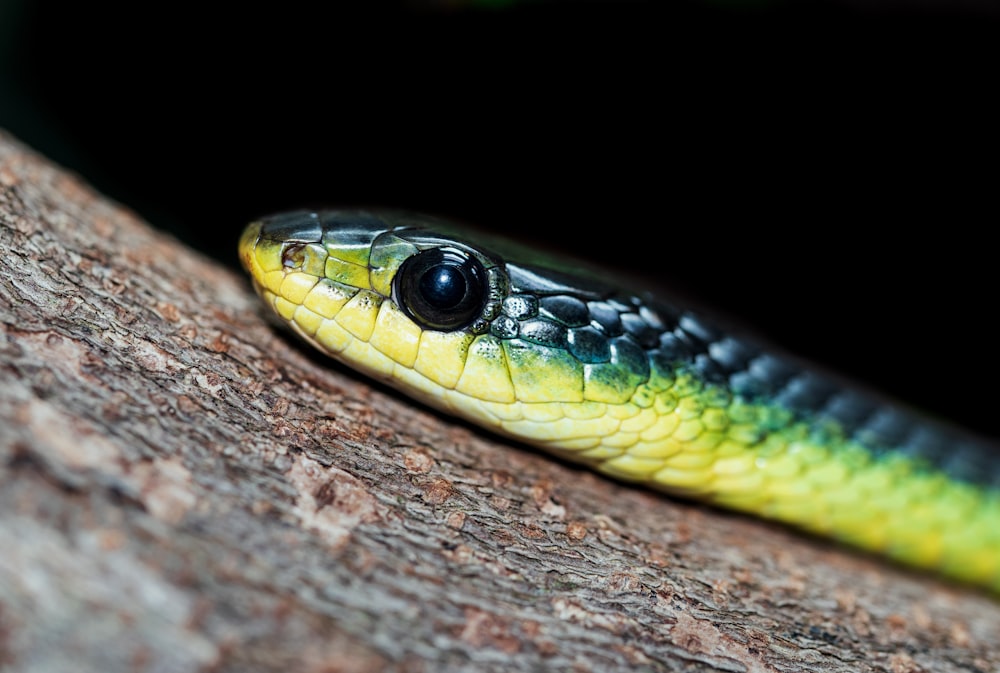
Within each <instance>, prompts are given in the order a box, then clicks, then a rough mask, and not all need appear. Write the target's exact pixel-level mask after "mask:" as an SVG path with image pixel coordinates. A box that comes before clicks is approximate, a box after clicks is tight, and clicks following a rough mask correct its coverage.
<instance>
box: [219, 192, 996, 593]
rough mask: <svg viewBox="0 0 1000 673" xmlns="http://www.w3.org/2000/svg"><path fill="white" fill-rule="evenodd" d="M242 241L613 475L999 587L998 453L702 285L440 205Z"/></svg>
mask: <svg viewBox="0 0 1000 673" xmlns="http://www.w3.org/2000/svg"><path fill="white" fill-rule="evenodd" d="M239 255H240V260H241V263H242V265H243V267H244V268H245V269H246V270H247V272H248V273H249V275H250V277H251V279H252V283H253V285H254V287H255V289H256V291H257V293H258V294H259V295H260V297H261V298H262V299H263V301H264V302H265V303H266V304H267V305H268V306H270V308H271V309H272V310H273V311H274V313H275V314H276V315H277V316H278V317H279V320H280V321H281V322H282V323H284V324H286V325H287V326H289V327H290V328H291V329H292V330H293V331H294V332H296V333H297V334H298V335H299V336H301V337H302V338H303V339H304V340H305V341H306V342H308V343H309V344H311V345H312V346H315V347H316V348H317V349H319V350H320V351H322V352H323V353H326V354H327V355H329V356H332V357H333V358H335V359H336V360H339V361H340V362H342V363H345V364H346V365H347V366H348V367H350V368H353V369H355V370H358V371H360V372H362V373H363V374H365V375H367V376H370V377H372V378H374V379H376V380H380V381H383V382H386V383H388V384H389V385H390V386H392V387H394V388H396V389H398V390H400V391H402V392H403V393H405V394H407V395H409V396H410V397H412V398H413V399H415V400H417V401H419V402H422V403H424V404H426V405H429V406H431V407H433V408H436V409H438V410H440V411H443V412H445V413H447V414H451V415H454V416H457V417H459V418H462V419H465V420H466V421H469V422H471V423H473V424H474V425H477V426H480V427H482V428H485V429H486V430H488V431H490V432H492V433H496V434H498V435H501V436H506V437H509V438H512V439H515V440H518V441H519V442H523V443H525V444H528V445H530V446H532V447H536V448H538V449H541V450H544V451H548V452H551V453H554V454H556V455H557V456H559V457H562V458H563V459H566V460H568V461H571V462H574V463H578V464H583V465H586V466H589V467H590V468H592V469H594V470H596V471H598V472H600V473H603V474H605V475H608V476H610V477H613V478H615V479H618V480H621V481H624V482H630V483H634V484H638V485H641V486H644V487H648V488H651V489H655V490H659V491H663V492H666V493H667V494H670V495H672V496H675V497H680V498H684V499H691V500H697V501H704V502H707V503H710V504H712V505H715V506H718V507H720V508H725V509H730V510H735V511H738V512H742V513H746V514H750V515H753V516H757V517H762V518H765V519H768V520H772V521H777V522H780V523H781V524H784V525H787V526H790V527H793V528H796V529H799V530H801V531H804V532H806V533H808V534H814V535H818V536H821V537H825V538H831V539H834V540H837V541H839V542H840V543H843V544H846V545H849V546H853V547H856V548H859V549H862V550H866V551H869V552H874V553H877V554H880V555H882V556H884V557H887V558H889V559H892V560H893V561H895V562H898V563H900V564H903V565H907V566H911V567H915V568H919V569H923V570H925V571H931V572H936V573H939V574H940V575H942V576H944V577H947V578H951V579H952V580H957V581H959V582H961V583H967V584H970V585H974V586H979V587H983V588H985V589H986V590H988V591H993V592H998V591H1000V454H998V450H997V447H996V446H995V445H994V444H992V443H991V442H989V441H987V440H985V439H983V438H980V437H977V436H975V435H973V434H971V433H968V432H966V431H964V430H962V429H961V428H958V427H956V426H952V425H949V424H947V423H945V422H943V421H940V420H938V419H936V418H932V417H930V416H929V415H927V414H924V413H921V412H918V411H916V410H913V409H911V408H909V407H908V406H906V405H904V404H901V403H899V402H896V401H894V400H891V399H889V398H888V397H885V396H882V395H880V394H878V393H875V392H872V391H869V390H867V389H865V388H864V387H860V386H857V385H855V384H853V383H851V382H849V381H847V380H846V379H841V378H839V377H838V376H836V375H834V374H832V373H828V372H826V371H824V370H822V369H820V368H818V367H816V366H814V365H812V364H811V363H808V362H806V361H804V360H800V359H799V358H797V357H796V356H794V355H791V354H789V353H787V352H784V351H782V350H780V349H778V348H776V347H774V346H772V345H771V344H769V343H765V342H764V341H763V340H761V339H759V338H757V337H755V336H753V335H750V334H749V333H744V332H741V331H739V330H738V329H734V328H733V327H731V326H729V325H728V324H724V323H723V322H722V321H719V320H718V319H717V318H715V317H714V316H710V315H708V314H706V313H705V312H704V311H703V310H701V309H699V308H697V307H690V306H686V305H684V304H682V303H679V302H677V301H676V300H673V299H671V300H667V299H664V298H663V297H662V296H660V295H656V294H653V293H651V292H648V291H643V290H636V289H631V288H629V287H627V286H626V284H620V283H618V282H615V281H614V280H613V279H611V278H610V277H609V276H606V275H602V274H601V273H600V272H599V271H598V270H596V269H593V268H591V267H589V266H587V265H585V264H583V263H581V262H577V261H574V260H570V259H568V258H567V259H563V258H560V257H556V256H552V255H549V254H548V253H546V252H543V251H540V250H536V249H534V248H532V247H529V246H525V245H523V244H518V243H517V242H514V241H510V240H506V239H503V238H500V237H498V236H495V235H488V234H484V233H483V232H477V231H476V230H473V229H470V228H469V227H466V226H463V225H461V224H457V223H454V222H451V221H447V220H445V219H442V218H438V217H434V216H428V215H422V214H415V213H408V212H400V211H379V210H323V211H294V212H287V213H281V214H277V215H272V216H268V217H263V218H260V219H258V220H255V221H253V222H251V223H250V224H248V225H247V226H246V228H245V230H244V231H243V234H242V236H241V237H240V241H239Z"/></svg>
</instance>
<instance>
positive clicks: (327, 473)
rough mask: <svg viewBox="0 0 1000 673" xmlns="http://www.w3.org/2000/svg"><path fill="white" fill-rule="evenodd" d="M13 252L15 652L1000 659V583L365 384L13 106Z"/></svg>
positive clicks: (441, 667) (8, 357) (270, 665)
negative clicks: (652, 486)
mask: <svg viewBox="0 0 1000 673" xmlns="http://www.w3.org/2000/svg"><path fill="white" fill-rule="evenodd" d="M233 244H234V248H235V240H234V242H233ZM234 256H235V249H234ZM0 260H2V262H0V318H2V324H3V339H0V668H2V669H3V670H11V671H68V670H73V671H101V672H102V673H111V672H117V671H155V672H168V671H171V672H172V671H183V672H188V671H241V672H243V671H307V672H312V671H315V672H322V671H326V672H332V671H383V670H388V671H414V672H422V671H426V672H429V673H436V672H439V671H473V670H474V671H507V670H509V671H529V670H542V669H553V670H574V671H612V670H630V671H714V670H722V671H754V672H757V671H803V670H809V671H852V672H856V671H886V672H893V673H899V672H917V671H935V672H950V671H956V672H957V671H966V672H967V671H998V670H1000V647H998V645H1000V635H998V632H1000V602H998V601H997V599H996V597H993V596H990V595H986V594H983V593H982V592H978V591H976V590H974V589H970V588H966V587H957V586H953V585H949V584H947V583H945V582H943V581H941V580H939V579H937V578H934V577H930V576H926V575H921V574H917V573H914V572H911V571H908V570H904V569H900V568H896V567H893V566H891V565H890V564H888V563H886V562H884V561H882V560H880V559H876V558H870V557H866V556H864V555H861V554H858V553H855V552H852V551H849V550H844V549H842V548H839V547H837V546H835V545H832V544H829V543H826V542H824V541H820V540H813V539H810V538H808V537H805V536H803V535H800V534H798V533H795V532H792V531H788V530H786V529H783V528H781V527H778V526H774V525H771V524H768V523H766V522H761V521H756V520H752V519H749V518H745V517H741V516H738V515H734V514H731V513H726V512H720V511H716V510H712V509H710V508H706V507H702V506H699V505H697V504H693V503H686V502H680V501H677V500H672V499H669V498H667V497H663V496H661V495H657V494H654V493H650V492H645V491H642V490H637V489H634V488H631V487H628V486H624V485H621V484H617V483H615V482H612V481H609V480H607V479H604V478H601V477H598V476H595V475H592V474H590V473H587V472H584V471H581V470H579V469H577V468H576V467H573V466H569V465H565V464H562V463H559V462H557V461H555V460H553V459H552V458H550V457H548V456H544V455H540V454H537V453H534V452H532V451H530V450H526V449H523V448H521V447H517V446H513V445H511V444H510V443H509V442H507V441H505V440H502V439H497V438H495V437H492V436H489V435H486V434H484V433H482V432H480V431H478V430H476V429H474V428H472V427H469V426H466V425H463V424H460V423H458V422H456V421H454V420H452V419H449V418H446V417H443V416H440V415H437V414H435V413H433V412H431V411H429V410H427V409H424V408H421V407H419V406H415V405H414V404H413V403H411V402H410V401H408V400H407V399H404V398H402V397H400V396H398V395H396V394H394V393H393V392H391V391H388V390H386V389H383V388H379V387H373V386H372V385H371V384H370V383H369V382H368V381H365V380H363V379H361V378H359V377H356V376H355V375H354V374H352V373H351V372H348V371H346V370H344V369H342V368H339V367H337V366H335V365H333V364H331V363H328V362H326V361H325V360H322V359H321V358H320V357H319V356H314V355H313V354H312V353H311V352H309V351H308V350H306V349H305V348H304V347H302V346H300V345H299V344H298V342H296V341H295V340H294V339H293V338H291V337H289V336H288V335H286V334H285V333H284V332H281V331H279V330H276V329H275V327H274V326H273V325H272V324H271V323H269V322H268V321H267V320H266V319H265V312H264V310H263V307H262V305H261V304H260V303H259V302H258V301H257V299H256V297H255V296H254V295H253V293H252V290H251V288H250V285H249V283H248V282H247V280H246V279H245V278H242V277H240V276H239V275H238V274H236V273H234V272H232V271H231V270H229V269H227V268H224V267H221V266H220V265H218V264H215V263H213V262H211V261H209V260H206V259H205V258H204V257H202V256H200V255H199V254H197V253H195V252H193V251H192V250H190V249H186V248H185V247H183V246H182V245H180V244H179V243H177V242H176V241H174V240H172V239H171V238H169V237H168V236H165V235H163V234H161V233H158V232H156V231H154V230H151V229H150V228H149V227H148V226H147V225H145V224H144V223H143V222H141V221H140V220H139V219H138V218H137V217H136V216H135V215H133V214H132V213H130V212H128V211H127V210H126V209H124V208H122V207H120V206H118V205H115V204H112V203H109V202H108V201H107V200H105V199H103V198H101V197H100V196H99V195H97V194H95V193H94V192H93V191H92V190H91V189H90V188H89V187H87V186H86V185H85V184H84V183H83V182H82V181H81V180H79V179H78V178H75V177H73V176H71V175H68V174H66V173H65V172H63V171H61V170H60V169H58V168H56V167H54V166H52V165H50V164H49V163H47V162H46V161H45V160H44V159H42V158H40V157H38V156H36V155H34V154H33V153H32V152H31V151H30V150H28V149H26V148H24V147H23V146H21V145H19V144H18V143H17V141H15V140H14V139H12V138H11V137H10V136H8V135H4V134H3V133H2V132H0ZM998 525H1000V523H998Z"/></svg>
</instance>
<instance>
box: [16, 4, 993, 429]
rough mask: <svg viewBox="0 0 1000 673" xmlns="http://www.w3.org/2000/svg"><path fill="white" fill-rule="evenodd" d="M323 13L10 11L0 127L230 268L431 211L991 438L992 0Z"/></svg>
mask: <svg viewBox="0 0 1000 673" xmlns="http://www.w3.org/2000/svg"><path fill="white" fill-rule="evenodd" d="M0 2H2V0H0ZM331 5H332V7H334V8H335V9H331V8H326V9H325V10H323V11H318V10H313V9H304V8H301V7H298V6H297V5H294V4H291V3H287V4H285V5H281V4H275V3H272V4H270V5H268V6H266V7H264V8H262V9H253V8H251V6H250V5H248V4H247V5H243V6H241V8H239V9H234V10H233V11H232V12H229V13H226V12H222V11H221V10H220V9H218V8H208V5H204V6H196V5H191V6H186V5H183V4H178V3H169V4H168V3H156V2H151V3H133V4H132V5H129V6H118V5H106V4H98V5H93V4H90V3H82V2H65V1H54V0H38V1H37V2H29V1H24V2H9V0H8V4H6V5H4V6H3V7H2V13H0V49H2V52H0V54H2V60H0V67H2V71H0V126H3V127H4V128H6V129H7V130H8V131H11V132H13V133H14V134H15V135H16V136H18V137H19V138H20V139H22V140H23V141H25V142H27V143H28V144H30V145H31V146H32V147H34V148H36V149H37V150H39V151H41V152H42V153H44V154H46V155H47V156H49V157H51V158H53V159H54V160H56V161H58V162H59V163H62V164H64V165H66V166H69V167H70V168H72V169H73V170H75V171H76V172H78V173H79V174H81V175H82V176H84V178H85V179H86V180H88V181H89V182H91V183H93V184H94V185H96V186H97V187H98V188H99V189H100V190H102V191H103V192H105V193H106V194H108V195H110V196H112V197H113V198H115V199H117V200H119V201H120V202H122V203H123V204H125V205H127V206H128V207H130V208H132V209H134V210H135V211H137V212H138V213H139V214H140V215H142V216H143V217H145V218H147V219H148V220H149V221H150V222H151V223H152V224H153V225H154V226H157V227H159V228H161V229H164V230H167V231H170V232H172V233H174V234H175V235H176V236H178V237H179V238H181V239H182V240H184V241H185V242H186V243H188V244H189V245H191V246H193V247H195V248H197V249H199V250H200V251H202V252H203V253H205V254H207V255H210V256H212V257H214V258H216V259H218V260H219V261H221V262H223V263H225V264H228V265H231V266H233V267H234V268H235V266H236V257H235V242H236V238H237V236H238V234H239V231H240V229H241V228H242V226H243V225H244V224H245V223H246V222H247V221H248V220H250V219H252V218H254V217H256V216H259V215H261V214H267V213H272V212H276V211H280V210H286V209H292V208H299V207H322V206H345V205H346V206H390V207H402V208H407V209H411V210H423V211H429V212H432V213H436V214H439V215H444V216H448V217H452V218H458V219H461V220H464V221H467V222H470V223H475V224H476V225H479V226H481V227H484V228H488V229H490V230H494V231H498V232H506V233H509V234H510V235H513V236H518V237H522V238H526V239H528V240H531V241H534V242H535V243H537V244H538V245H542V246H546V247H550V248H554V249H558V250H563V251H566V252H571V253H573V254H576V255H579V256H583V257H586V258H588V259H590V260H593V261H596V262H598V263H601V264H603V265H605V266H609V267H613V268H614V269H615V270H616V271H618V272H623V273H627V274H629V275H633V276H642V277H644V278H645V279H646V280H647V281H648V282H650V283H652V284H657V285H660V286H663V287H667V288H670V289H671V290H672V291H675V292H679V293H681V294H683V295H686V296H689V297H691V298H693V299H694V300H695V301H698V302H701V303H703V304H705V305H709V306H712V307H715V308H716V309H717V310H720V311H721V312H722V313H724V314H726V315H728V316H731V317H733V318H735V319H736V320H737V321H740V322H743V323H746V324H748V325H749V326H750V327H751V328H753V329H754V330H756V331H758V332H762V333H763V334H765V335H766V336H767V337H768V338H770V339H772V340H773V341H776V342H778V343H781V344H783V345H784V346H786V347H788V348H790V349H791V350H792V351H793V352H796V353H798V354H800V355H803V356H805V357H807V358H809V359H812V360H815V361H818V362H821V363H823V364H825V365H827V366H829V367H831V368H833V369H836V370H840V371H843V372H846V373H848V374H849V375H850V376H852V377H854V378H857V379H860V380H863V381H866V382H868V383H869V384H871V385H873V386H875V387H876V388H880V389H883V390H887V391H889V392H890V393H891V394H893V395H895V396H898V397H902V398H904V399H906V400H908V401H909V402H911V403H913V404H916V405H918V406H921V407H924V408H927V409H930V410H932V411H934V412H936V413H938V414H941V415H944V416H948V417H952V418H954V419H957V420H958V421H959V422H961V423H963V424H966V425H969V426H971V427H973V428H975V429H977V430H978V431H980V432H983V433H985V434H988V435H992V436H993V437H1000V430H998V429H997V425H996V419H997V417H998V414H997V411H996V410H997V409H998V408H1000V400H998V399H997V393H996V390H997V382H998V376H1000V364H998V362H997V357H996V352H997V345H996V344H997V341H996V337H995V327H994V323H993V317H994V315H995V313H996V311H997V301H996V288H997V282H996V261H995V260H996V244H995V243H994V240H993V234H994V230H995V228H996V223H997V222H998V207H997V194H998V159H997V154H996V151H995V150H996V143H995V137H994V134H995V130H996V126H997V119H998V117H997V114H996V112H997V111H996V109H995V108H993V107H992V98H993V96H994V95H995V94H996V89H997V67H996V66H997V65H998V58H997V52H996V47H995V45H996V44H997V42H998V39H997V38H998V37H1000V34H998V29H1000V22H998V16H997V14H996V13H994V12H989V11H987V10H986V9H985V5H980V4H979V3H976V2H974V0H969V1H968V2H966V3H964V4H963V3H958V2H951V3H944V2H942V3H934V2H930V1H927V2H922V3H906V2H903V1H902V0H900V2H896V3H892V2H882V3H877V4H873V3H865V2H861V0H857V1H856V2H850V1H849V0H845V1H844V2H826V3H805V2H778V1H774V2H757V3H748V2H739V1H738V0H730V1H729V2H725V1H723V0H717V1H716V2H679V3H642V2H617V3H612V2H608V3H596V2H592V3H544V2H542V3H526V4H523V5H518V6H516V7H514V8H512V9H507V10H470V9H461V8H458V7H457V6H451V7H450V8H449V7H445V6H438V7H436V8H432V7H428V6H422V5H415V4H410V5H405V4H387V3H377V4H376V3H363V4H352V3H340V4H333V3H331ZM192 300H193V301H211V297H201V298H192Z"/></svg>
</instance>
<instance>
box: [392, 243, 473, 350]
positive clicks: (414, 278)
mask: <svg viewBox="0 0 1000 673" xmlns="http://www.w3.org/2000/svg"><path fill="white" fill-rule="evenodd" d="M393 295H394V297H395V299H396V303H397V304H399V306H400V307H401V308H402V309H403V311H404V312H405V313H406V314H407V315H408V316H409V317H410V318H412V319H413V320H414V321H415V322H417V323H418V324H419V325H421V326H423V327H426V328H428V329H434V330H456V329H461V328H463V327H467V326H468V325H469V324H470V323H472V321H473V320H474V319H475V318H476V317H477V316H478V315H479V314H480V313H481V312H482V310H483V305H484V304H485V303H486V295H487V292H486V271H485V269H483V265H482V264H480V263H479V262H478V261H477V260H475V259H473V258H472V257H468V256H466V255H464V254H462V253H460V252H458V251H457V250H449V249H447V248H435V249H432V250H426V251H424V252H421V253H419V254H417V255H414V256H413V257H410V258H409V259H407V260H406V261H405V262H403V264H402V266H400V267H399V271H398V272H397V273H396V278H395V280H394V281H393Z"/></svg>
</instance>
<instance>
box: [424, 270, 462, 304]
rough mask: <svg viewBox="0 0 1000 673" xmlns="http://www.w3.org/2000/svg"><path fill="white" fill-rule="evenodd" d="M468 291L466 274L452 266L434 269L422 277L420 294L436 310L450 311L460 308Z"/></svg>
mask: <svg viewBox="0 0 1000 673" xmlns="http://www.w3.org/2000/svg"><path fill="white" fill-rule="evenodd" d="M467 290H468V283H467V282H466V280H465V274H463V273H462V271H461V270H460V269H459V268H458V267H457V266H453V265H451V264H441V265H439V266H435V267H432V268H430V269H428V270H427V271H426V272H425V273H424V275H423V276H421V277H420V294H422V295H423V297H424V299H425V300H426V301H427V303H428V304H430V305H431V306H433V307H434V308H438V309H449V308H453V307H455V306H458V304H459V303H460V302H461V301H462V299H463V298H465V293H466V291H467Z"/></svg>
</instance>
